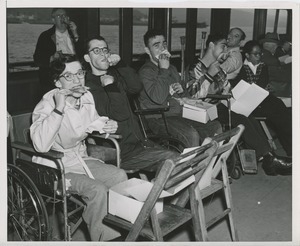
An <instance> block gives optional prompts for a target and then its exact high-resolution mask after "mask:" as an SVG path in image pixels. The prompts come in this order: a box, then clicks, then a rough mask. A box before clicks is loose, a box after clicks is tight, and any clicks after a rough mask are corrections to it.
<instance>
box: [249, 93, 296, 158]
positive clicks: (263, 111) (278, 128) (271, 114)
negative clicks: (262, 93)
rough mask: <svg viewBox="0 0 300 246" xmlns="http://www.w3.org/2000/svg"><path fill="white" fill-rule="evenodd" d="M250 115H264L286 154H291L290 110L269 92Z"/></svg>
mask: <svg viewBox="0 0 300 246" xmlns="http://www.w3.org/2000/svg"><path fill="white" fill-rule="evenodd" d="M250 116H254V117H266V119H267V123H269V124H270V125H271V127H272V128H273V129H274V131H275V133H276V134H277V136H278V139H279V141H280V143H281V145H282V147H283V149H284V150H285V152H286V154H287V155H288V156H292V111H291V110H290V109H289V108H287V107H286V106H285V104H284V103H283V102H282V101H281V100H280V99H279V98H277V97H275V96H273V95H272V94H269V96H267V97H266V98H265V100H263V101H262V102H261V104H260V105H259V106H258V107H257V108H256V109H255V110H254V111H253V112H252V113H251V115H250Z"/></svg>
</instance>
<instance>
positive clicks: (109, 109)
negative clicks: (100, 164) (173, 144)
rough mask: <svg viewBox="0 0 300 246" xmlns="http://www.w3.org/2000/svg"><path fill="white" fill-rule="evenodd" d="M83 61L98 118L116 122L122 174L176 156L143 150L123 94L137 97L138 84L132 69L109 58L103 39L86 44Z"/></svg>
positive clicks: (160, 150)
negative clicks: (127, 170) (103, 117)
mask: <svg viewBox="0 0 300 246" xmlns="http://www.w3.org/2000/svg"><path fill="white" fill-rule="evenodd" d="M84 60H85V61H86V62H87V63H88V64H89V65H90V67H91V71H88V73H87V75H86V86H88V87H90V92H91V93H92V95H93V97H94V100H95V105H96V109H97V111H98V114H101V115H102V116H107V117H109V118H111V119H113V120H115V121H117V122H118V126H119V127H118V131H117V133H118V134H121V135H122V139H121V142H120V148H121V158H122V163H121V167H122V168H123V169H125V170H126V169H131V168H134V167H138V168H145V167H148V166H153V165H158V164H160V163H161V162H162V161H163V160H165V159H167V158H171V157H174V156H176V155H178V154H177V153H175V152H172V151H168V150H166V149H163V148H161V147H160V146H153V147H147V146H145V144H146V142H145V141H144V139H143V137H142V134H141V131H140V128H139V125H138V122H137V121H136V119H135V116H134V115H133V113H132V110H131V107H130V104H129V101H128V98H127V94H128V95H133V94H136V93H139V92H140V91H141V89H142V84H141V82H140V80H139V77H138V75H137V74H136V72H135V71H134V70H133V69H132V68H130V67H128V66H125V64H123V62H122V61H120V57H119V56H118V55H116V54H110V51H109V49H108V46H107V43H106V41H105V39H104V38H103V37H101V36H97V37H94V38H91V39H89V40H88V41H87V45H86V54H85V55H84Z"/></svg>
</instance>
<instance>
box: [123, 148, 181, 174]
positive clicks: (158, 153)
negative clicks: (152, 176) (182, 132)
mask: <svg viewBox="0 0 300 246" xmlns="http://www.w3.org/2000/svg"><path fill="white" fill-rule="evenodd" d="M178 155H179V153H177V152H174V151H170V150H167V149H164V148H162V147H161V146H157V145H156V146H154V147H144V148H140V149H139V151H138V152H137V151H135V152H133V153H132V154H131V155H127V156H126V158H123V159H122V165H121V166H122V168H123V169H125V170H127V169H142V170H147V169H151V170H157V169H158V168H159V167H160V166H161V164H162V163H163V162H164V161H165V160H166V159H172V158H175V157H177V156H178Z"/></svg>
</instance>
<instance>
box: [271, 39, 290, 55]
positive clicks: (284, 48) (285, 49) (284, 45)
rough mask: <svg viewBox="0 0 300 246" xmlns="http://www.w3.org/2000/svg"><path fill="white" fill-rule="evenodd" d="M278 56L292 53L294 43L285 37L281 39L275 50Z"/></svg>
mask: <svg viewBox="0 0 300 246" xmlns="http://www.w3.org/2000/svg"><path fill="white" fill-rule="evenodd" d="M274 55H275V56H276V57H277V58H279V57H281V56H285V55H289V56H291V55H292V43H291V42H290V41H289V40H287V39H285V40H283V41H281V45H279V46H278V47H277V48H276V50H275V54H274Z"/></svg>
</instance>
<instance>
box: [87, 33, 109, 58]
mask: <svg viewBox="0 0 300 246" xmlns="http://www.w3.org/2000/svg"><path fill="white" fill-rule="evenodd" d="M92 40H99V41H104V42H105V43H106V44H107V42H106V40H105V38H104V37H102V36H100V35H96V36H93V37H91V38H88V39H86V40H85V42H84V51H85V54H88V53H89V49H90V42H91V41H92Z"/></svg>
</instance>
